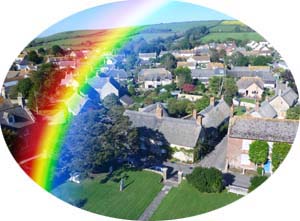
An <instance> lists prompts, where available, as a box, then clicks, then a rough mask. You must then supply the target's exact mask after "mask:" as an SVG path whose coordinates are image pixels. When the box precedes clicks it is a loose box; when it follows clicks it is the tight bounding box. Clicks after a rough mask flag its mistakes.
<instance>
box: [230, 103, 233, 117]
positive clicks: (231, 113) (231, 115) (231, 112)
mask: <svg viewBox="0 0 300 221" xmlns="http://www.w3.org/2000/svg"><path fill="white" fill-rule="evenodd" d="M233 115H234V105H233V104H232V105H231V107H230V117H233Z"/></svg>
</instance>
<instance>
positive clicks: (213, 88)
mask: <svg viewBox="0 0 300 221" xmlns="http://www.w3.org/2000/svg"><path fill="white" fill-rule="evenodd" d="M221 84H222V77H217V76H213V77H211V78H210V79H209V82H208V88H209V90H210V92H211V93H213V94H218V92H219V90H220V88H221Z"/></svg>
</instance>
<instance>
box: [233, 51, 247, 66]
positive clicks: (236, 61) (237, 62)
mask: <svg viewBox="0 0 300 221" xmlns="http://www.w3.org/2000/svg"><path fill="white" fill-rule="evenodd" d="M230 58H231V63H232V64H233V65H234V66H247V65H248V64H249V60H248V58H247V57H246V56H244V55H243V54H242V53H240V52H235V53H233V55H232V56H231V57H230Z"/></svg>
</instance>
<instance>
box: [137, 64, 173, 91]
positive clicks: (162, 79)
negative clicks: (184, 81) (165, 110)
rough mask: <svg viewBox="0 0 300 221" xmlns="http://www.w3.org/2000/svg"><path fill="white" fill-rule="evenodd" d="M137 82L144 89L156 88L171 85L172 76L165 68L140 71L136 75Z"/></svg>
mask: <svg viewBox="0 0 300 221" xmlns="http://www.w3.org/2000/svg"><path fill="white" fill-rule="evenodd" d="M138 82H139V83H142V84H143V87H144V88H145V89H149V88H157V87H158V86H164V85H168V84H171V83H172V74H171V72H169V71H168V70H166V69H165V68H153V69H142V70H141V71H140V72H139V74H138Z"/></svg>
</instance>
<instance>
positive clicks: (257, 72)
mask: <svg viewBox="0 0 300 221" xmlns="http://www.w3.org/2000/svg"><path fill="white" fill-rule="evenodd" d="M226 75H227V76H230V77H234V78H241V77H259V78H261V79H262V80H263V82H264V88H270V89H273V88H275V86H276V79H275V77H274V76H273V74H272V72H271V70H270V67H268V66H249V67H243V66H234V67H231V69H229V70H227V71H226Z"/></svg>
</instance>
